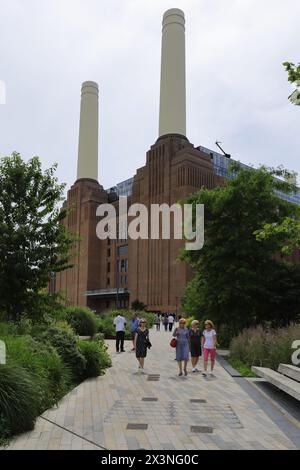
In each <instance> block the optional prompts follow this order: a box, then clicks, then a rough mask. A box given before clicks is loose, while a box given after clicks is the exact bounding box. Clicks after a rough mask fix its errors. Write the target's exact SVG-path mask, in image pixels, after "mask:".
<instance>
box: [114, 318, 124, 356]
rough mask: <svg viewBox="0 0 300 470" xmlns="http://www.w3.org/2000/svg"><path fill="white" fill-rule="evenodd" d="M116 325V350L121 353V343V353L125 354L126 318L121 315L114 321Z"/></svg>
mask: <svg viewBox="0 0 300 470" xmlns="http://www.w3.org/2000/svg"><path fill="white" fill-rule="evenodd" d="M114 325H115V327H116V350H117V353H119V352H120V343H121V352H125V350H124V339H125V326H126V319H125V317H123V315H122V314H119V315H118V316H117V317H116V318H115V319H114Z"/></svg>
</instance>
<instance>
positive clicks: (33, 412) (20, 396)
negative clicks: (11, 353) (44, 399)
mask: <svg viewBox="0 0 300 470" xmlns="http://www.w3.org/2000/svg"><path fill="white" fill-rule="evenodd" d="M40 412H41V396H40V395H39V390H38V389H37V387H36V386H35V381H33V380H32V374H30V372H28V371H27V370H25V369H23V368H22V367H20V366H19V365H16V364H13V363H8V364H5V365H0V423H1V428H0V430H1V431H0V434H2V439H5V438H6V437H8V436H11V435H13V434H18V433H20V432H24V431H30V430H31V429H33V427H34V424H35V420H36V417H37V416H38V415H39V414H40Z"/></svg>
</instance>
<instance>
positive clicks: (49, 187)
mask: <svg viewBox="0 0 300 470" xmlns="http://www.w3.org/2000/svg"><path fill="white" fill-rule="evenodd" d="M55 169H56V165H54V166H52V167H51V168H49V169H47V170H45V171H44V172H43V171H42V167H41V162H40V160H39V158H38V157H34V158H32V159H31V160H29V161H28V162H25V161H23V160H22V158H21V156H20V155H19V154H18V153H13V154H12V155H11V156H9V157H4V158H2V159H1V160H0V259H1V263H0V311H2V312H4V313H5V314H6V316H7V318H8V319H13V320H19V319H20V318H21V316H22V315H27V316H28V317H30V318H34V319H39V318H41V317H42V316H43V314H44V311H45V309H47V308H48V306H49V303H51V301H52V297H51V296H50V295H48V294H46V293H45V292H44V291H43V289H44V288H45V287H46V286H47V284H48V282H49V280H50V278H51V276H52V274H53V273H54V272H58V271H61V270H64V269H66V268H67V267H68V266H69V252H70V248H71V246H72V244H73V237H72V236H71V235H70V234H69V233H68V232H67V229H66V227H65V225H63V224H62V223H61V220H62V219H63V218H64V217H65V214H66V211H65V210H61V211H60V210H59V209H58V208H57V205H58V203H59V202H60V201H61V200H62V197H63V190H64V185H61V184H58V182H57V178H56V177H55V176H54V173H55Z"/></svg>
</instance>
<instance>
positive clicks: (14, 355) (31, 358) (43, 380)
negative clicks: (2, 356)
mask: <svg viewBox="0 0 300 470" xmlns="http://www.w3.org/2000/svg"><path fill="white" fill-rule="evenodd" d="M2 339H3V340H4V341H5V344H6V350H7V357H8V361H13V362H14V363H17V364H19V365H20V366H22V367H23V368H24V369H26V370H27V371H28V372H30V373H31V375H32V380H33V382H34V383H35V386H36V388H37V389H38V390H39V394H40V396H41V406H42V411H44V410H46V409H47V408H50V407H51V406H53V405H54V404H55V403H57V402H58V400H60V398H62V397H63V395H64V394H65V393H66V392H67V391H68V388H69V383H70V374H69V372H68V369H67V368H66V366H65V365H64V363H63V361H62V359H61V357H60V356H59V355H58V353H57V351H56V350H55V349H54V348H53V347H52V346H50V345H49V344H47V343H42V342H40V341H37V340H35V339H33V338H32V337H30V336H7V337H2Z"/></svg>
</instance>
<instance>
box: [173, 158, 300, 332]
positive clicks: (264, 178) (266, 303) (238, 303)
mask: <svg viewBox="0 0 300 470" xmlns="http://www.w3.org/2000/svg"><path fill="white" fill-rule="evenodd" d="M231 172H232V173H233V174H234V176H235V177H234V178H232V179H228V180H226V184H225V186H224V187H218V188H215V189H213V190H208V189H202V190H201V191H200V192H198V193H197V194H195V195H193V196H191V197H190V198H189V200H188V201H187V202H188V203H191V204H193V205H196V204H204V208H205V243H204V247H203V249H202V250H200V251H184V252H183V254H182V259H184V260H186V261H187V262H189V263H190V264H191V266H192V267H193V268H194V269H195V270H196V273H197V274H196V276H195V278H194V279H193V280H192V281H191V283H190V284H189V285H188V286H187V289H186V292H185V296H184V299H183V307H184V309H185V310H187V311H191V312H192V313H196V312H198V313H197V316H198V318H202V317H203V316H206V317H207V318H211V319H212V320H214V321H215V322H216V323H217V324H218V325H228V327H230V328H234V329H235V330H236V332H238V331H239V330H240V329H242V328H244V327H248V326H251V325H255V324H258V323H263V322H265V321H271V322H272V323H273V324H274V325H276V324H285V323H288V322H289V321H291V320H292V319H295V318H297V316H298V314H299V312H300V299H299V296H298V295H297V289H298V290H299V287H300V284H299V281H300V277H299V275H300V265H294V266H292V265H291V263H289V262H288V261H287V260H285V259H280V256H276V254H277V253H279V252H280V251H281V249H282V246H283V243H284V240H283V238H282V236H275V235H274V236H272V237H265V238H264V237H261V238H260V240H258V238H257V235H256V232H257V231H259V230H261V229H262V228H263V227H264V226H265V225H266V224H280V223H281V222H282V221H283V220H284V219H285V218H287V217H290V218H293V219H296V218H297V217H299V214H300V207H299V206H297V205H295V204H292V203H289V202H287V201H285V200H283V199H280V198H279V197H278V195H277V194H276V191H278V190H280V191H283V192H285V193H287V192H290V191H292V190H294V186H293V185H292V184H291V183H289V182H287V181H284V180H281V179H279V178H278V177H279V176H284V177H285V178H286V177H287V172H286V171H285V170H283V169H282V168H280V169H277V170H275V169H267V168H265V167H261V168H260V169H258V170H253V169H244V168H242V167H240V166H239V165H238V164H236V165H232V168H231ZM289 283H290V286H291V289H289V290H288V292H287V290H286V287H287V286H288V284H289ZM295 286H297V288H296V287H295ZM283 287H284V289H283ZM287 305H288V308H287Z"/></svg>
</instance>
